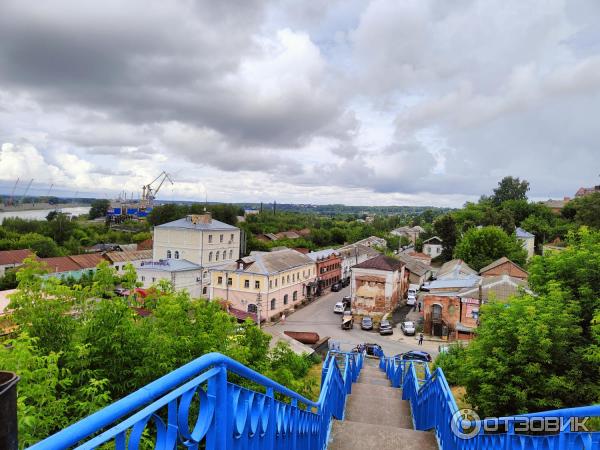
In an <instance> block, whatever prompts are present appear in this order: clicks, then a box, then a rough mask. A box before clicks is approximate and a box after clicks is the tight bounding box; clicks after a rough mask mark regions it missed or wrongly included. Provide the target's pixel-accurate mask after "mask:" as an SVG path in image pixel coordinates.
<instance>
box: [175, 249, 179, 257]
mask: <svg viewBox="0 0 600 450" xmlns="http://www.w3.org/2000/svg"><path fill="white" fill-rule="evenodd" d="M175 259H179V251H178V250H175Z"/></svg>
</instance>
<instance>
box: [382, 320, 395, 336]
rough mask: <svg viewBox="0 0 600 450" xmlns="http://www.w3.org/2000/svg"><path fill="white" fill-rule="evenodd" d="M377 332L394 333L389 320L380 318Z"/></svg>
mask: <svg viewBox="0 0 600 450" xmlns="http://www.w3.org/2000/svg"><path fill="white" fill-rule="evenodd" d="M379 334H381V335H384V334H394V329H393V328H392V324H391V323H390V321H389V320H382V321H381V323H380V324H379Z"/></svg>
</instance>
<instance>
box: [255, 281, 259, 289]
mask: <svg viewBox="0 0 600 450" xmlns="http://www.w3.org/2000/svg"><path fill="white" fill-rule="evenodd" d="M254 289H260V281H258V280H257V281H255V282H254Z"/></svg>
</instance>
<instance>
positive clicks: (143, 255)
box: [103, 250, 152, 264]
mask: <svg viewBox="0 0 600 450" xmlns="http://www.w3.org/2000/svg"><path fill="white" fill-rule="evenodd" d="M103 256H104V258H105V259H106V260H107V261H109V262H110V263H112V264H114V263H120V262H128V261H140V260H142V259H152V250H133V251H132V250H125V251H122V252H107V253H105V254H104V255H103Z"/></svg>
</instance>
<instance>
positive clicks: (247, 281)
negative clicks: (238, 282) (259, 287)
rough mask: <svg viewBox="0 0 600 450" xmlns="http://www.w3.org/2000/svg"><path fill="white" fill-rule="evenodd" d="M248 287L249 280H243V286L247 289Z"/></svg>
mask: <svg viewBox="0 0 600 450" xmlns="http://www.w3.org/2000/svg"><path fill="white" fill-rule="evenodd" d="M249 287H250V280H244V288H246V289H248V288H249Z"/></svg>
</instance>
